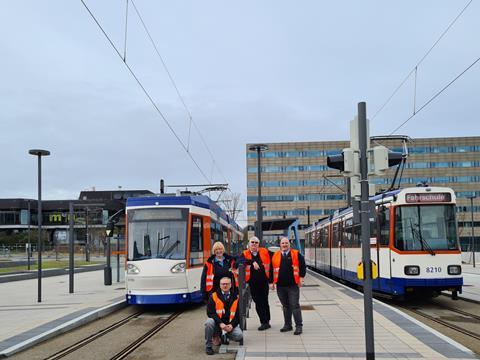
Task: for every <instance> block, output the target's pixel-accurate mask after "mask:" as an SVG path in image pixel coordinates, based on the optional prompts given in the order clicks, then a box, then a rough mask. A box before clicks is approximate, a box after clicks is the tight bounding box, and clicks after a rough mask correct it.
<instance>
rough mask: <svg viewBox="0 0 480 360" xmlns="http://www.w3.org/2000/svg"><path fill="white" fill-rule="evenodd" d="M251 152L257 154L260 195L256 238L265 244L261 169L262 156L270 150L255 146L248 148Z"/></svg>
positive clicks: (260, 145)
mask: <svg viewBox="0 0 480 360" xmlns="http://www.w3.org/2000/svg"><path fill="white" fill-rule="evenodd" d="M248 150H250V151H256V152H257V178H258V186H257V188H258V195H257V223H256V225H255V236H256V237H258V239H259V240H260V243H263V232H262V222H263V212H262V175H261V167H260V155H261V153H262V152H263V151H267V150H268V145H265V144H254V145H250V146H249V147H248Z"/></svg>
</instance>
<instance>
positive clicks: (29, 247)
mask: <svg viewBox="0 0 480 360" xmlns="http://www.w3.org/2000/svg"><path fill="white" fill-rule="evenodd" d="M31 214H32V208H31V205H30V200H28V247H27V266H28V271H30V252H31V251H30V249H31V246H32V244H31V239H30V223H31V218H32V215H31Z"/></svg>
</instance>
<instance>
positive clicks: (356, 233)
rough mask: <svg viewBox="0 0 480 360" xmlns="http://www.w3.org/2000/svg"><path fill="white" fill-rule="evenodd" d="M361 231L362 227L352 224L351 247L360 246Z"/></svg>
mask: <svg viewBox="0 0 480 360" xmlns="http://www.w3.org/2000/svg"><path fill="white" fill-rule="evenodd" d="M361 232H362V228H361V227H360V225H359V224H357V225H355V226H353V234H352V235H353V241H352V246H353V247H357V248H358V247H361V246H360V244H361V243H362V237H361Z"/></svg>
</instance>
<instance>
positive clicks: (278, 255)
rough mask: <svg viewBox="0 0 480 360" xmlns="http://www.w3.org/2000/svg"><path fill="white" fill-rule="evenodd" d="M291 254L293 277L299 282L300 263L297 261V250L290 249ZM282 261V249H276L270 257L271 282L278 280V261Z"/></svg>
mask: <svg viewBox="0 0 480 360" xmlns="http://www.w3.org/2000/svg"><path fill="white" fill-rule="evenodd" d="M290 253H291V254H292V269H293V278H294V279H295V283H296V284H298V283H299V282H300V265H299V263H298V250H293V249H290ZM281 261H282V251H277V252H276V253H275V254H274V255H273V257H272V266H273V283H274V284H276V283H277V281H278V273H279V272H280V262H281Z"/></svg>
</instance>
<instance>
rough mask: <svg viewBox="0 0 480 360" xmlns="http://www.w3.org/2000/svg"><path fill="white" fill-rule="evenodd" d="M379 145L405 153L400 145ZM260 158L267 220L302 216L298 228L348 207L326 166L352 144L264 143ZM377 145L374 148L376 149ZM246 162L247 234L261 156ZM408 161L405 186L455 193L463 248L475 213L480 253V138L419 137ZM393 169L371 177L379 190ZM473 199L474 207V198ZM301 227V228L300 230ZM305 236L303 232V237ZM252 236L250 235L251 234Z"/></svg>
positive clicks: (341, 185) (335, 174) (341, 181)
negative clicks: (418, 186) (419, 185)
mask: <svg viewBox="0 0 480 360" xmlns="http://www.w3.org/2000/svg"><path fill="white" fill-rule="evenodd" d="M380 144H381V145H385V146H387V147H388V148H389V149H391V150H393V151H399V152H401V151H402V143H401V142H400V141H399V140H384V141H381V143H380ZM266 145H267V146H268V150H267V151H265V152H263V153H261V158H260V161H261V180H262V189H261V190H262V205H263V217H264V220H268V219H274V218H282V217H284V218H285V217H286V218H289V217H298V218H299V219H300V223H301V226H300V229H302V228H305V227H306V226H307V225H308V224H309V223H310V224H312V223H314V222H315V221H317V220H318V219H320V218H323V217H325V216H328V215H329V214H332V213H333V212H334V211H335V210H336V209H338V208H341V207H345V206H346V204H347V196H346V186H345V184H346V182H345V178H343V177H342V176H341V175H340V174H339V171H338V170H334V169H330V168H328V167H327V156H329V155H335V154H340V153H341V151H342V149H343V148H347V147H349V142H348V141H318V142H290V143H266ZM374 145H375V144H373V143H372V146H374ZM250 146H251V144H247V146H246V157H247V211H248V225H249V230H252V229H253V225H254V222H255V220H256V201H257V191H258V189H257V165H258V163H257V161H258V159H257V153H256V152H254V151H249V147H250ZM408 152H409V156H408V160H407V163H406V167H405V170H404V171H403V174H402V178H401V183H400V185H401V187H409V186H416V185H417V184H419V183H426V184H428V185H430V186H446V187H451V188H452V189H454V190H455V192H456V194H457V219H458V226H459V234H460V240H461V243H462V248H463V249H464V250H469V249H470V248H471V238H472V237H471V234H472V228H471V213H472V212H473V214H474V223H475V228H474V230H475V238H476V249H477V251H479V250H480V137H479V136H473V137H451V138H419V139H413V140H412V141H411V142H409V143H408ZM394 173H395V169H394V168H392V169H390V170H389V171H388V172H387V174H386V175H385V176H384V177H376V178H372V179H371V182H372V183H374V184H376V191H381V190H382V189H384V190H385V189H388V188H389V186H390V184H391V180H392V178H393V176H394ZM472 196H474V197H475V198H474V199H473V208H472V206H471V199H470V197H472ZM302 225H303V226H302ZM300 233H301V236H303V231H301V232H300ZM251 234H253V232H249V235H251Z"/></svg>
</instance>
